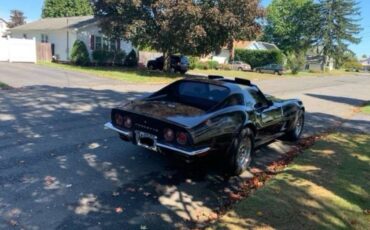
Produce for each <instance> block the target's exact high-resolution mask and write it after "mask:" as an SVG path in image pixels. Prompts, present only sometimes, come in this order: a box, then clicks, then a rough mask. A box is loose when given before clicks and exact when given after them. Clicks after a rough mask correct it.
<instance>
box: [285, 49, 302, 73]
mask: <svg viewBox="0 0 370 230" xmlns="http://www.w3.org/2000/svg"><path fill="white" fill-rule="evenodd" d="M305 61H306V59H305V56H304V54H303V53H298V54H296V53H289V54H288V56H287V66H288V68H289V69H290V70H291V71H292V74H294V75H295V74H298V72H299V71H300V70H302V68H303V65H304V63H305Z"/></svg>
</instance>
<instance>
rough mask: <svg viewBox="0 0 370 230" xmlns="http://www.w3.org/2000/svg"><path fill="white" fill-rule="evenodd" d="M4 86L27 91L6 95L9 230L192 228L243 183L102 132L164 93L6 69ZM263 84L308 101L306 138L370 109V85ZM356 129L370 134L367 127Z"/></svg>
mask: <svg viewBox="0 0 370 230" xmlns="http://www.w3.org/2000/svg"><path fill="white" fill-rule="evenodd" d="M66 73H67V75H68V79H69V80H68V82H69V83H66V79H65V78H63V74H64V76H65V74H66ZM277 78H278V77H277ZM279 78H280V77H279ZM0 81H1V82H4V83H7V84H10V85H12V86H15V87H23V88H19V89H12V90H5V91H4V90H2V91H1V90H0V172H1V173H0V229H7V228H10V227H13V228H16V229H173V228H181V227H189V226H190V227H191V226H192V224H191V223H192V222H193V221H195V222H202V221H204V220H206V219H208V217H209V216H212V215H213V212H214V211H217V209H218V208H219V207H220V206H222V204H223V203H224V202H227V193H228V191H230V190H233V189H235V188H234V187H233V184H234V183H235V180H239V179H240V178H231V179H230V178H226V177H223V175H222V173H221V172H220V170H219V169H218V163H213V162H205V163H202V164H199V165H195V166H194V165H193V166H187V165H185V164H183V163H182V162H179V161H177V160H175V159H173V158H170V157H166V156H162V155H160V154H157V153H152V152H150V151H147V150H143V149H141V148H139V147H136V146H133V145H131V144H126V143H123V142H121V141H120V140H119V138H118V137H117V135H116V134H115V133H112V132H111V131H108V130H104V129H103V124H104V123H105V122H106V121H107V120H109V112H110V108H112V107H114V106H116V105H118V104H119V103H121V102H122V101H123V100H130V99H134V98H137V97H141V96H143V95H145V94H147V93H148V92H151V91H154V90H156V89H159V88H160V87H162V85H152V86H142V85H140V86H139V85H138V86H135V85H125V84H124V83H121V82H117V81H113V80H109V79H103V78H96V77H91V76H86V75H83V74H75V73H73V72H65V71H61V70H53V69H50V68H45V67H40V66H37V65H25V64H4V63H0ZM258 85H259V86H260V87H261V88H262V90H263V91H264V92H265V93H268V94H272V95H275V96H278V97H283V98H290V97H294V98H301V99H302V100H303V101H304V103H305V106H306V109H307V122H306V135H309V134H313V133H317V132H323V131H326V130H328V129H330V128H333V127H336V126H337V125H339V124H341V123H342V122H344V121H348V120H351V116H352V114H353V106H357V105H360V104H362V103H364V102H365V101H368V100H370V90H369V89H370V77H369V76H348V77H322V78H289V79H276V80H269V81H260V82H258ZM111 89H114V90H111ZM351 124H352V127H350V128H352V129H356V130H362V131H363V132H370V130H369V125H370V124H369V122H367V121H360V120H359V121H356V120H352V121H351ZM289 147H290V146H289V144H288V143H282V142H276V143H273V144H271V145H269V146H266V147H264V148H262V149H261V150H259V151H258V152H257V153H256V156H255V158H254V162H253V164H254V166H256V167H260V168H262V169H263V167H264V165H266V163H268V162H270V161H272V160H273V159H276V158H277V157H278V156H281V155H283V154H284V152H286V150H288V149H289ZM246 176H248V173H247V175H246Z"/></svg>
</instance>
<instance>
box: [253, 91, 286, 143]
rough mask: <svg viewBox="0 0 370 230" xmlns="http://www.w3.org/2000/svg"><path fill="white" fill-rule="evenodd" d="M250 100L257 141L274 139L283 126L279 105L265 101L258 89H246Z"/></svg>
mask: <svg viewBox="0 0 370 230" xmlns="http://www.w3.org/2000/svg"><path fill="white" fill-rule="evenodd" d="M248 93H249V95H250V96H251V98H252V104H253V108H254V114H255V123H256V126H257V130H258V133H257V137H256V139H257V141H258V140H259V141H263V140H268V139H271V138H274V137H275V136H276V135H277V134H278V133H279V132H280V130H281V128H282V126H283V123H284V122H283V113H282V108H281V106H280V105H277V104H274V103H273V102H271V101H269V100H267V99H266V97H265V96H264V95H263V93H262V92H261V91H260V90H259V89H258V88H250V89H248Z"/></svg>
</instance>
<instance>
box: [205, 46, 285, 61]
mask: <svg viewBox="0 0 370 230" xmlns="http://www.w3.org/2000/svg"><path fill="white" fill-rule="evenodd" d="M233 46H234V49H246V50H278V49H279V48H278V47H277V46H276V45H275V44H272V43H268V42H261V41H234V45H233ZM229 58H230V50H229V49H228V47H227V46H225V47H223V48H222V49H221V50H219V51H217V52H213V53H211V54H210V55H208V56H206V57H204V58H202V59H203V60H210V59H211V60H213V61H217V62H218V63H220V64H224V63H227V62H228V60H229Z"/></svg>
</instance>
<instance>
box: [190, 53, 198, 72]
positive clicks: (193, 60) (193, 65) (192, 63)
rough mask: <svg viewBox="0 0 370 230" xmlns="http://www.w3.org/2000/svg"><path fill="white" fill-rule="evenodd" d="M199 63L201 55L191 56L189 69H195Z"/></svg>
mask: <svg viewBox="0 0 370 230" xmlns="http://www.w3.org/2000/svg"><path fill="white" fill-rule="evenodd" d="M198 63H199V57H194V56H190V57H189V69H195V68H196V67H197V64H198Z"/></svg>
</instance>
